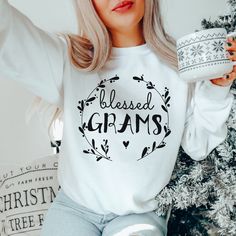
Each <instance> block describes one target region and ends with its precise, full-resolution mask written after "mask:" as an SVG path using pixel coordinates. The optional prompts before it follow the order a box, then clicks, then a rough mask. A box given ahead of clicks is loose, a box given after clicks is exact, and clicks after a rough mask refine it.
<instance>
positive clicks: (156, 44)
mask: <svg viewBox="0 0 236 236" xmlns="http://www.w3.org/2000/svg"><path fill="white" fill-rule="evenodd" d="M74 6H75V8H76V14H77V19H78V33H77V34H73V33H58V35H62V36H64V37H65V39H66V41H67V45H68V50H69V56H70V61H71V64H72V65H73V66H74V67H76V68H77V69H78V70H80V71H87V72H90V71H94V72H95V71H99V70H100V69H101V68H102V67H103V66H104V64H105V63H106V61H107V60H108V57H109V55H110V52H111V47H112V41H111V35H110V32H109V31H108V29H107V28H106V26H105V25H104V23H103V22H102V20H101V19H100V17H99V15H98V14H97V12H96V10H95V7H94V6H93V2H92V0H86V1H84V0H75V5H74ZM141 24H142V29H143V35H144V39H145V41H146V43H147V45H148V46H149V47H150V48H151V49H152V50H153V51H154V52H155V53H156V54H157V55H158V56H159V58H160V60H162V61H163V62H165V63H166V64H167V65H169V66H170V67H171V68H172V69H174V70H176V71H177V66H178V62H177V55H176V41H175V40H174V38H172V37H171V36H170V35H168V34H167V33H166V31H165V29H164V26H163V18H162V15H161V6H160V0H145V12H144V17H143V19H142V20H141ZM35 106H38V108H39V109H38V111H39V110H41V111H42V110H44V109H43V107H45V103H44V102H42V100H41V99H40V98H39V97H37V98H35V100H34V101H33V103H32V104H31V106H30V108H29V110H28V112H27V113H28V118H27V119H28V121H29V120H30V118H31V117H32V115H33V114H34V113H35V112H36V110H37V109H35ZM62 114H63V110H62V109H60V108H58V107H55V109H52V113H51V115H50V121H49V123H47V128H48V134H49V137H50V140H51V141H52V142H54V141H55V140H54V138H53V134H52V129H53V125H54V122H55V121H56V120H57V119H60V120H61V119H62ZM54 144H55V142H54Z"/></svg>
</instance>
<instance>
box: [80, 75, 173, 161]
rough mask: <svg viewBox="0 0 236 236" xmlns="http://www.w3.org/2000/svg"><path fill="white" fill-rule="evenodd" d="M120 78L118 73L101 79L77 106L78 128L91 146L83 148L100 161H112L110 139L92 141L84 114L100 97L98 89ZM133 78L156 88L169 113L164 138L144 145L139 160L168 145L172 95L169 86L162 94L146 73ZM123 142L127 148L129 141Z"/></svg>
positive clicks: (148, 87)
mask: <svg viewBox="0 0 236 236" xmlns="http://www.w3.org/2000/svg"><path fill="white" fill-rule="evenodd" d="M119 79H120V78H119V77H118V76H117V75H116V76H114V77H112V78H110V79H103V80H101V81H100V83H98V85H97V87H95V88H94V89H93V90H92V92H91V93H90V94H89V95H88V97H87V98H86V99H83V100H80V101H78V105H77V108H78V110H79V111H80V116H81V126H79V127H78V129H79V131H80V133H81V134H82V137H84V138H85V140H86V141H87V143H88V144H89V146H90V148H88V149H87V150H83V153H85V154H89V155H93V156H94V157H95V158H96V161H100V160H101V159H106V160H109V161H112V159H111V157H110V156H109V155H108V153H109V145H108V140H107V139H103V143H96V142H95V140H94V139H91V141H90V140H89V139H88V137H87V136H86V129H87V128H88V126H87V124H86V122H84V120H83V114H84V111H85V108H86V106H87V107H88V106H89V105H90V104H92V103H93V102H94V101H95V100H96V99H97V98H98V96H97V94H96V91H97V92H98V91H100V89H102V88H105V87H106V85H105V83H107V82H110V83H114V82H116V81H118V80H119ZM133 80H135V81H137V82H139V83H140V82H143V83H146V88H147V89H149V90H155V91H156V92H157V93H158V95H159V96H160V97H161V100H162V101H163V105H161V108H162V109H163V111H164V112H165V113H166V114H167V123H166V124H165V125H164V132H165V134H164V137H163V139H162V140H161V142H158V143H157V142H156V141H154V142H153V143H152V145H150V146H146V147H144V148H143V150H142V152H141V155H140V158H138V159H137V161H139V160H141V159H143V158H145V157H147V156H148V155H150V154H151V153H152V152H154V151H155V150H157V149H159V148H163V147H165V146H166V142H165V139H166V137H168V136H169V135H170V133H171V130H170V128H169V114H168V108H169V107H170V103H169V102H170V99H171V97H170V95H169V89H168V88H167V87H165V93H164V94H160V92H159V91H158V90H157V89H156V88H155V85H154V84H153V83H152V82H151V81H145V80H144V75H142V76H141V77H137V76H133ZM94 92H95V93H94ZM123 144H124V146H125V147H126V148H127V144H128V142H123Z"/></svg>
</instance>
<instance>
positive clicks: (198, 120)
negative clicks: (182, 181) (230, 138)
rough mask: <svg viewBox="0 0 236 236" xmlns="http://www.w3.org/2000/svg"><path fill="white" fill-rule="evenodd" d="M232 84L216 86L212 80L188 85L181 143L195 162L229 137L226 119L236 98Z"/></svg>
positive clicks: (203, 157)
mask: <svg viewBox="0 0 236 236" xmlns="http://www.w3.org/2000/svg"><path fill="white" fill-rule="evenodd" d="M230 87H231V86H226V87H225V86H218V85H215V84H213V83H212V82H211V81H210V80H204V81H198V82H196V83H191V84H190V85H189V97H188V107H187V113H186V119H185V128H184V132H183V136H182V141H181V146H182V147H183V149H184V151H185V152H186V153H187V154H188V155H189V156H190V157H191V158H192V159H194V160H196V161H200V160H203V159H205V158H206V157H207V156H208V155H209V154H210V152H211V151H212V150H213V149H214V148H216V147H217V146H218V145H219V144H220V143H222V142H223V141H224V140H225V139H226V137H227V132H228V129H227V125H226V121H227V119H228V117H229V114H230V111H231V108H232V105H233V100H234V95H233V94H232V93H230Z"/></svg>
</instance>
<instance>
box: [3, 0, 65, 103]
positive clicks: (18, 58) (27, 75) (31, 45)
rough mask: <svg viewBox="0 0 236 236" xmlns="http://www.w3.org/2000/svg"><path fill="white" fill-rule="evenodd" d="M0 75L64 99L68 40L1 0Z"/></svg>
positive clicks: (54, 99) (56, 100)
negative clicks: (64, 75)
mask: <svg viewBox="0 0 236 236" xmlns="http://www.w3.org/2000/svg"><path fill="white" fill-rule="evenodd" d="M0 19H1V20H0V79H1V78H3V79H4V78H6V79H12V80H15V81H18V82H20V83H21V84H22V85H23V86H25V88H27V89H28V90H30V91H31V92H32V93H34V94H35V95H37V96H39V97H41V98H43V99H45V100H46V101H48V102H49V103H52V104H57V105H61V104H62V102H63V98H62V96H63V74H64V64H65V60H66V59H67V57H66V55H67V52H66V50H67V44H66V40H65V39H64V38H63V37H62V36H57V35H56V34H53V33H49V32H47V31H44V30H42V29H40V28H38V27H37V26H36V25H34V24H33V23H32V21H31V20H30V19H29V18H28V17H26V16H25V15H24V14H23V13H21V12H20V11H18V10H17V9H16V8H14V7H13V6H12V5H10V4H9V3H8V1H7V0H0Z"/></svg>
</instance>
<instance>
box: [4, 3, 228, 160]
mask: <svg viewBox="0 0 236 236" xmlns="http://www.w3.org/2000/svg"><path fill="white" fill-rule="evenodd" d="M72 1H73V0H40V1H39V0H9V2H10V3H11V4H12V5H13V6H15V7H16V8H18V9H19V10H20V11H21V12H22V13H24V14H25V15H27V16H28V17H29V18H30V19H31V20H32V21H33V22H34V24H35V25H37V26H38V27H40V28H43V29H45V30H50V31H68V32H77V28H76V27H77V25H76V18H75V11H74V9H73V3H72ZM52 9H53V10H52ZM162 10H163V15H164V18H165V19H164V20H165V21H164V22H165V26H166V29H167V31H168V33H170V34H171V35H172V36H173V37H174V38H178V37H181V36H182V35H185V34H188V33H192V32H194V31H195V30H196V29H201V25H200V22H201V19H203V18H207V19H209V18H211V19H215V18H217V16H218V15H223V14H226V13H228V12H229V6H228V5H227V0H207V1H206V0H163V9H162ZM0 24H1V22H0ZM33 97H34V96H33V94H31V93H30V92H29V91H27V90H26V89H25V88H24V87H22V86H21V85H20V84H17V83H15V82H12V81H6V80H3V79H0V108H1V110H0V111H1V113H0V164H10V163H14V164H19V163H22V162H25V161H28V160H32V159H36V158H39V157H42V156H45V155H48V154H51V153H52V149H51V147H50V144H49V139H48V136H47V130H46V129H45V127H43V125H42V124H41V123H40V121H39V118H37V117H34V118H33V120H32V121H31V122H30V123H29V125H26V123H25V120H24V119H25V112H26V109H27V107H28V106H29V104H30V103H31V101H32V99H33Z"/></svg>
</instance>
